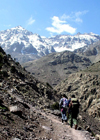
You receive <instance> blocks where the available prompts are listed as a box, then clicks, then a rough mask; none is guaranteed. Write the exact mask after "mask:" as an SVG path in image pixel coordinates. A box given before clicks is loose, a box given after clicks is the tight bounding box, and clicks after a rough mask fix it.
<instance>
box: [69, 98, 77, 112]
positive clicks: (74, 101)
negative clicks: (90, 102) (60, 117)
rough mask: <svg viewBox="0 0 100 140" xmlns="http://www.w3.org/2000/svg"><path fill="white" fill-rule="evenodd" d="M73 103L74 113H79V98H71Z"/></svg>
mask: <svg viewBox="0 0 100 140" xmlns="http://www.w3.org/2000/svg"><path fill="white" fill-rule="evenodd" d="M71 103H72V111H74V112H77V113H78V111H79V102H78V99H77V98H71Z"/></svg>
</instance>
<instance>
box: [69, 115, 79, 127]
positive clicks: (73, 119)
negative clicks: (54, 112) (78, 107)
mask: <svg viewBox="0 0 100 140" xmlns="http://www.w3.org/2000/svg"><path fill="white" fill-rule="evenodd" d="M68 123H69V125H70V126H71V127H72V126H73V124H74V125H77V123H78V122H77V114H76V115H74V116H73V115H72V113H69V115H68Z"/></svg>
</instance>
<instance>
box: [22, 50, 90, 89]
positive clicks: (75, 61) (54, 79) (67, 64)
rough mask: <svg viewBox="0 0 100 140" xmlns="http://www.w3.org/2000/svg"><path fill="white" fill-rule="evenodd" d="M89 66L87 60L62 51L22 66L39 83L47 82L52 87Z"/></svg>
mask: <svg viewBox="0 0 100 140" xmlns="http://www.w3.org/2000/svg"><path fill="white" fill-rule="evenodd" d="M90 64H91V61H90V60H89V59H88V58H86V57H81V56H78V55H76V54H75V53H73V52H70V51H64V52H60V53H52V54H49V55H48V56H45V57H42V58H41V59H38V60H35V61H31V62H27V63H24V64H22V65H23V66H24V67H25V68H26V70H27V71H29V72H31V73H32V74H33V75H34V76H35V77H36V78H38V79H39V80H40V81H44V82H48V83H49V84H50V85H52V86H53V87H54V86H56V85H57V84H58V83H60V81H61V80H63V79H65V77H67V76H68V75H70V74H71V73H75V72H77V71H79V70H82V69H85V68H86V67H87V66H89V65H90Z"/></svg>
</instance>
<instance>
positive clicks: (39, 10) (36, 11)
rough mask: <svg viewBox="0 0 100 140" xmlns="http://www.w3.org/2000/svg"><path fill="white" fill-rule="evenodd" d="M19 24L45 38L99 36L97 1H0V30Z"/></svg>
mask: <svg viewBox="0 0 100 140" xmlns="http://www.w3.org/2000/svg"><path fill="white" fill-rule="evenodd" d="M19 25H20V26H22V27H23V28H25V29H27V30H29V31H31V32H32V33H37V34H39V35H40V36H45V37H51V36H53V35H59V34H70V35H74V34H77V33H78V32H80V33H90V32H93V33H95V34H99V35H100V0H0V31H2V30H6V29H10V28H13V27H16V26H19Z"/></svg>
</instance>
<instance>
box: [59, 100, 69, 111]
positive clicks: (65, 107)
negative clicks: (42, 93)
mask: <svg viewBox="0 0 100 140" xmlns="http://www.w3.org/2000/svg"><path fill="white" fill-rule="evenodd" d="M61 107H62V108H63V109H65V110H67V108H68V100H67V99H66V98H62V101H61Z"/></svg>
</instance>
